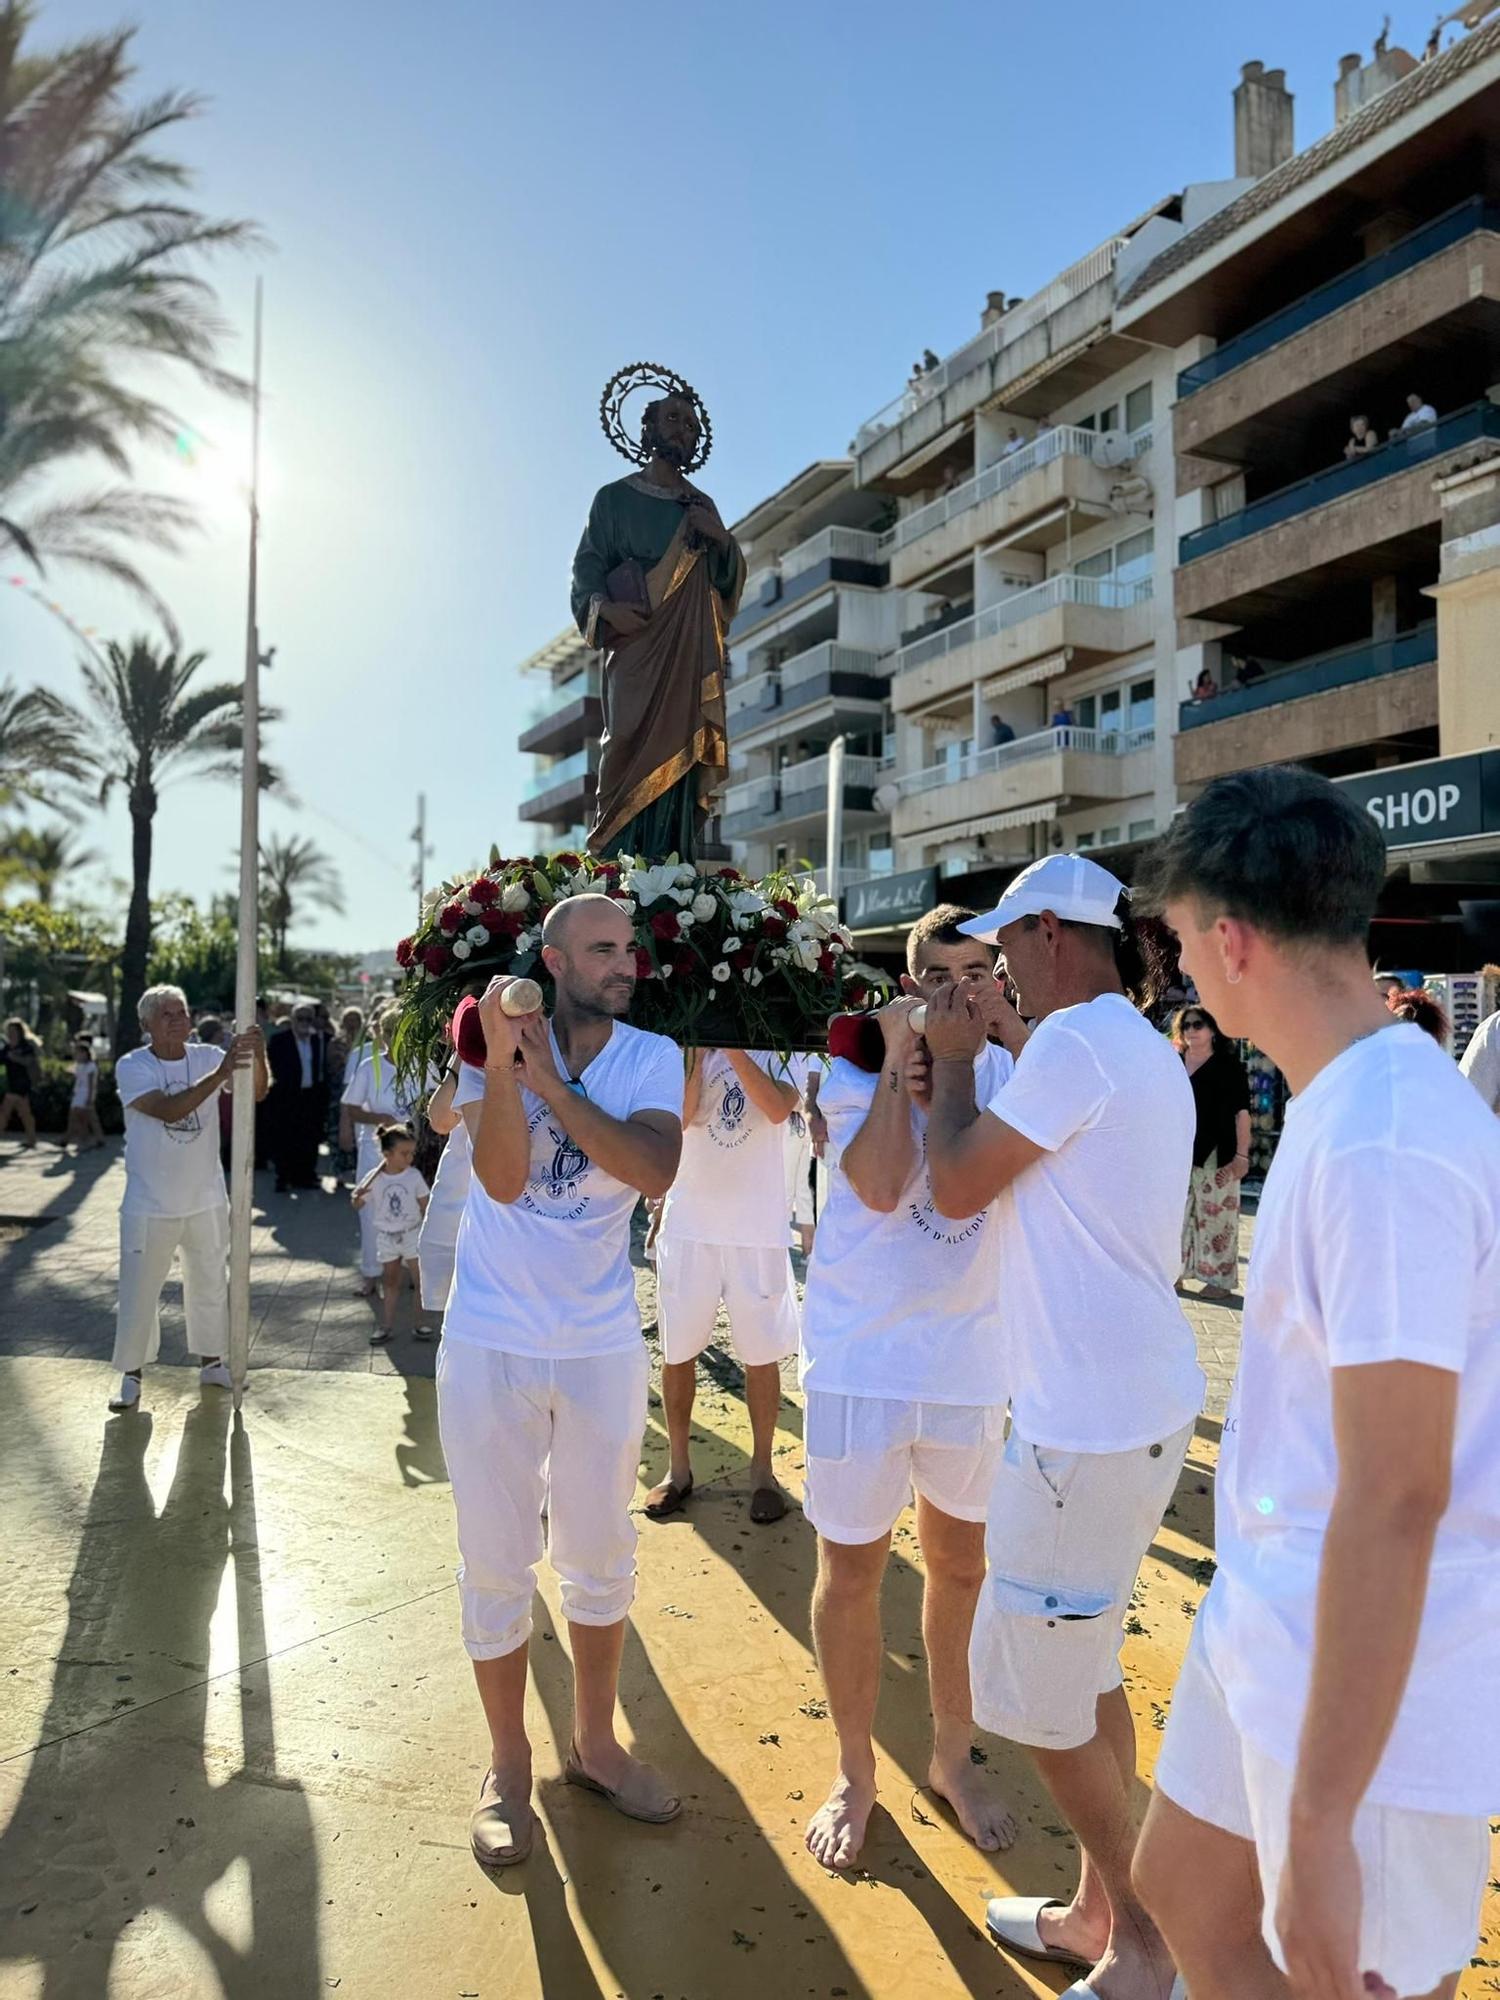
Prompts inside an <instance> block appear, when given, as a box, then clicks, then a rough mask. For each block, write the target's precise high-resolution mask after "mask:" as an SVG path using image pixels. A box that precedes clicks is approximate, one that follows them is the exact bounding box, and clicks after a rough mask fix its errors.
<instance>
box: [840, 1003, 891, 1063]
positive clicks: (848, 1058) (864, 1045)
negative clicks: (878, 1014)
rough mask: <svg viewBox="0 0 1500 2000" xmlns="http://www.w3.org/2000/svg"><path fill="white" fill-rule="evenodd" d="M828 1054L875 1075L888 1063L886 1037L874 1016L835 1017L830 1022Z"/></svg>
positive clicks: (844, 1015)
mask: <svg viewBox="0 0 1500 2000" xmlns="http://www.w3.org/2000/svg"><path fill="white" fill-rule="evenodd" d="M828 1053H829V1055H831V1056H842V1057H843V1058H844V1060H845V1062H851V1063H853V1065H854V1067H855V1068H856V1069H862V1070H867V1071H868V1072H869V1073H870V1074H871V1075H872V1076H873V1075H874V1074H875V1072H876V1071H877V1070H879V1069H880V1068H881V1066H882V1064H883V1063H884V1062H885V1036H884V1035H883V1034H882V1033H881V1031H880V1023H879V1022H878V1021H877V1020H876V1018H875V1016H874V1015H873V1014H835V1015H834V1017H833V1019H832V1020H831V1021H830V1022H829V1023H828Z"/></svg>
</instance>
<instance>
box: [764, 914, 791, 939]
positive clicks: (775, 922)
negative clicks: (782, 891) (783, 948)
mask: <svg viewBox="0 0 1500 2000" xmlns="http://www.w3.org/2000/svg"><path fill="white" fill-rule="evenodd" d="M760 934H761V936H762V937H764V938H769V939H770V940H771V941H772V943H773V944H774V943H775V941H776V939H777V938H784V937H785V936H786V925H785V923H784V922H783V921H782V919H781V918H780V917H762V918H761V924H760Z"/></svg>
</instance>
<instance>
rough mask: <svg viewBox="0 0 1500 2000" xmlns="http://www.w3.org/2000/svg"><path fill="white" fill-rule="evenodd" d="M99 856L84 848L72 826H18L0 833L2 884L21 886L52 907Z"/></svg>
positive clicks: (91, 849)
mask: <svg viewBox="0 0 1500 2000" xmlns="http://www.w3.org/2000/svg"><path fill="white" fill-rule="evenodd" d="M98 859H99V856H98V854H97V852H96V851H95V850H94V849H93V848H91V847H81V846H80V845H79V840H78V835H77V834H76V833H75V832H74V830H73V829H72V827H69V826H44V827H31V826H18V827H14V828H12V829H11V830H9V831H8V832H6V833H4V834H0V883H5V884H7V885H10V884H14V883H17V882H19V883H21V884H22V885H23V886H24V887H26V888H28V889H30V891H31V894H32V896H33V898H34V899H35V900H36V901H37V902H38V903H45V904H47V905H48V906H49V907H50V906H51V904H53V903H54V902H56V900H57V891H58V889H59V888H60V887H61V886H62V885H63V883H64V882H66V881H67V879H68V877H69V876H71V875H76V874H78V873H80V872H81V871H82V870H83V869H85V868H92V867H93V866H94V864H95V862H96V861H98Z"/></svg>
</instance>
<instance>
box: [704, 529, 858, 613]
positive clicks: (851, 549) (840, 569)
mask: <svg viewBox="0 0 1500 2000" xmlns="http://www.w3.org/2000/svg"><path fill="white" fill-rule="evenodd" d="M887 575H888V573H887V570H886V561H885V550H884V548H883V547H882V537H880V536H879V535H871V534H867V533H866V532H865V530H864V529H862V528H824V529H822V530H820V532H819V533H818V534H816V535H810V536H809V537H808V539H807V540H806V541H805V542H799V543H798V544H797V546H796V548H794V549H789V550H788V551H787V553H786V554H785V555H784V556H782V557H781V558H780V559H779V560H778V561H777V562H774V563H771V564H768V565H767V566H766V568H764V569H758V570H753V571H752V572H751V574H750V575H749V576H748V577H747V578H746V579H745V591H744V595H743V596H742V597H741V599H740V608H739V613H738V615H737V617H736V618H735V621H734V623H733V625H731V627H730V628H729V630H730V637H731V638H734V639H741V638H743V637H744V635H745V634H746V633H747V632H750V631H753V630H754V629H755V627H756V626H757V625H760V624H763V623H764V622H765V620H766V619H768V618H774V617H778V616H779V615H780V614H781V613H782V612H783V611H785V610H786V609H787V607H788V606H789V605H792V604H796V603H797V602H798V601H799V599H801V598H804V597H810V596H812V595H813V593H814V592H815V591H819V590H825V589H826V588H827V587H828V586H829V585H830V584H834V583H849V584H864V585H866V586H868V587H869V588H871V589H876V590H878V589H881V588H883V587H884V585H885V583H886V581H887Z"/></svg>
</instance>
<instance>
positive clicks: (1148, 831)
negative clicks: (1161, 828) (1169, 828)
mask: <svg viewBox="0 0 1500 2000" xmlns="http://www.w3.org/2000/svg"><path fill="white" fill-rule="evenodd" d="M1155 831H1156V821H1155V820H1154V819H1133V820H1132V821H1131V822H1130V838H1131V839H1132V840H1149V839H1150V838H1151V836H1152V834H1153V833H1155Z"/></svg>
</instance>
